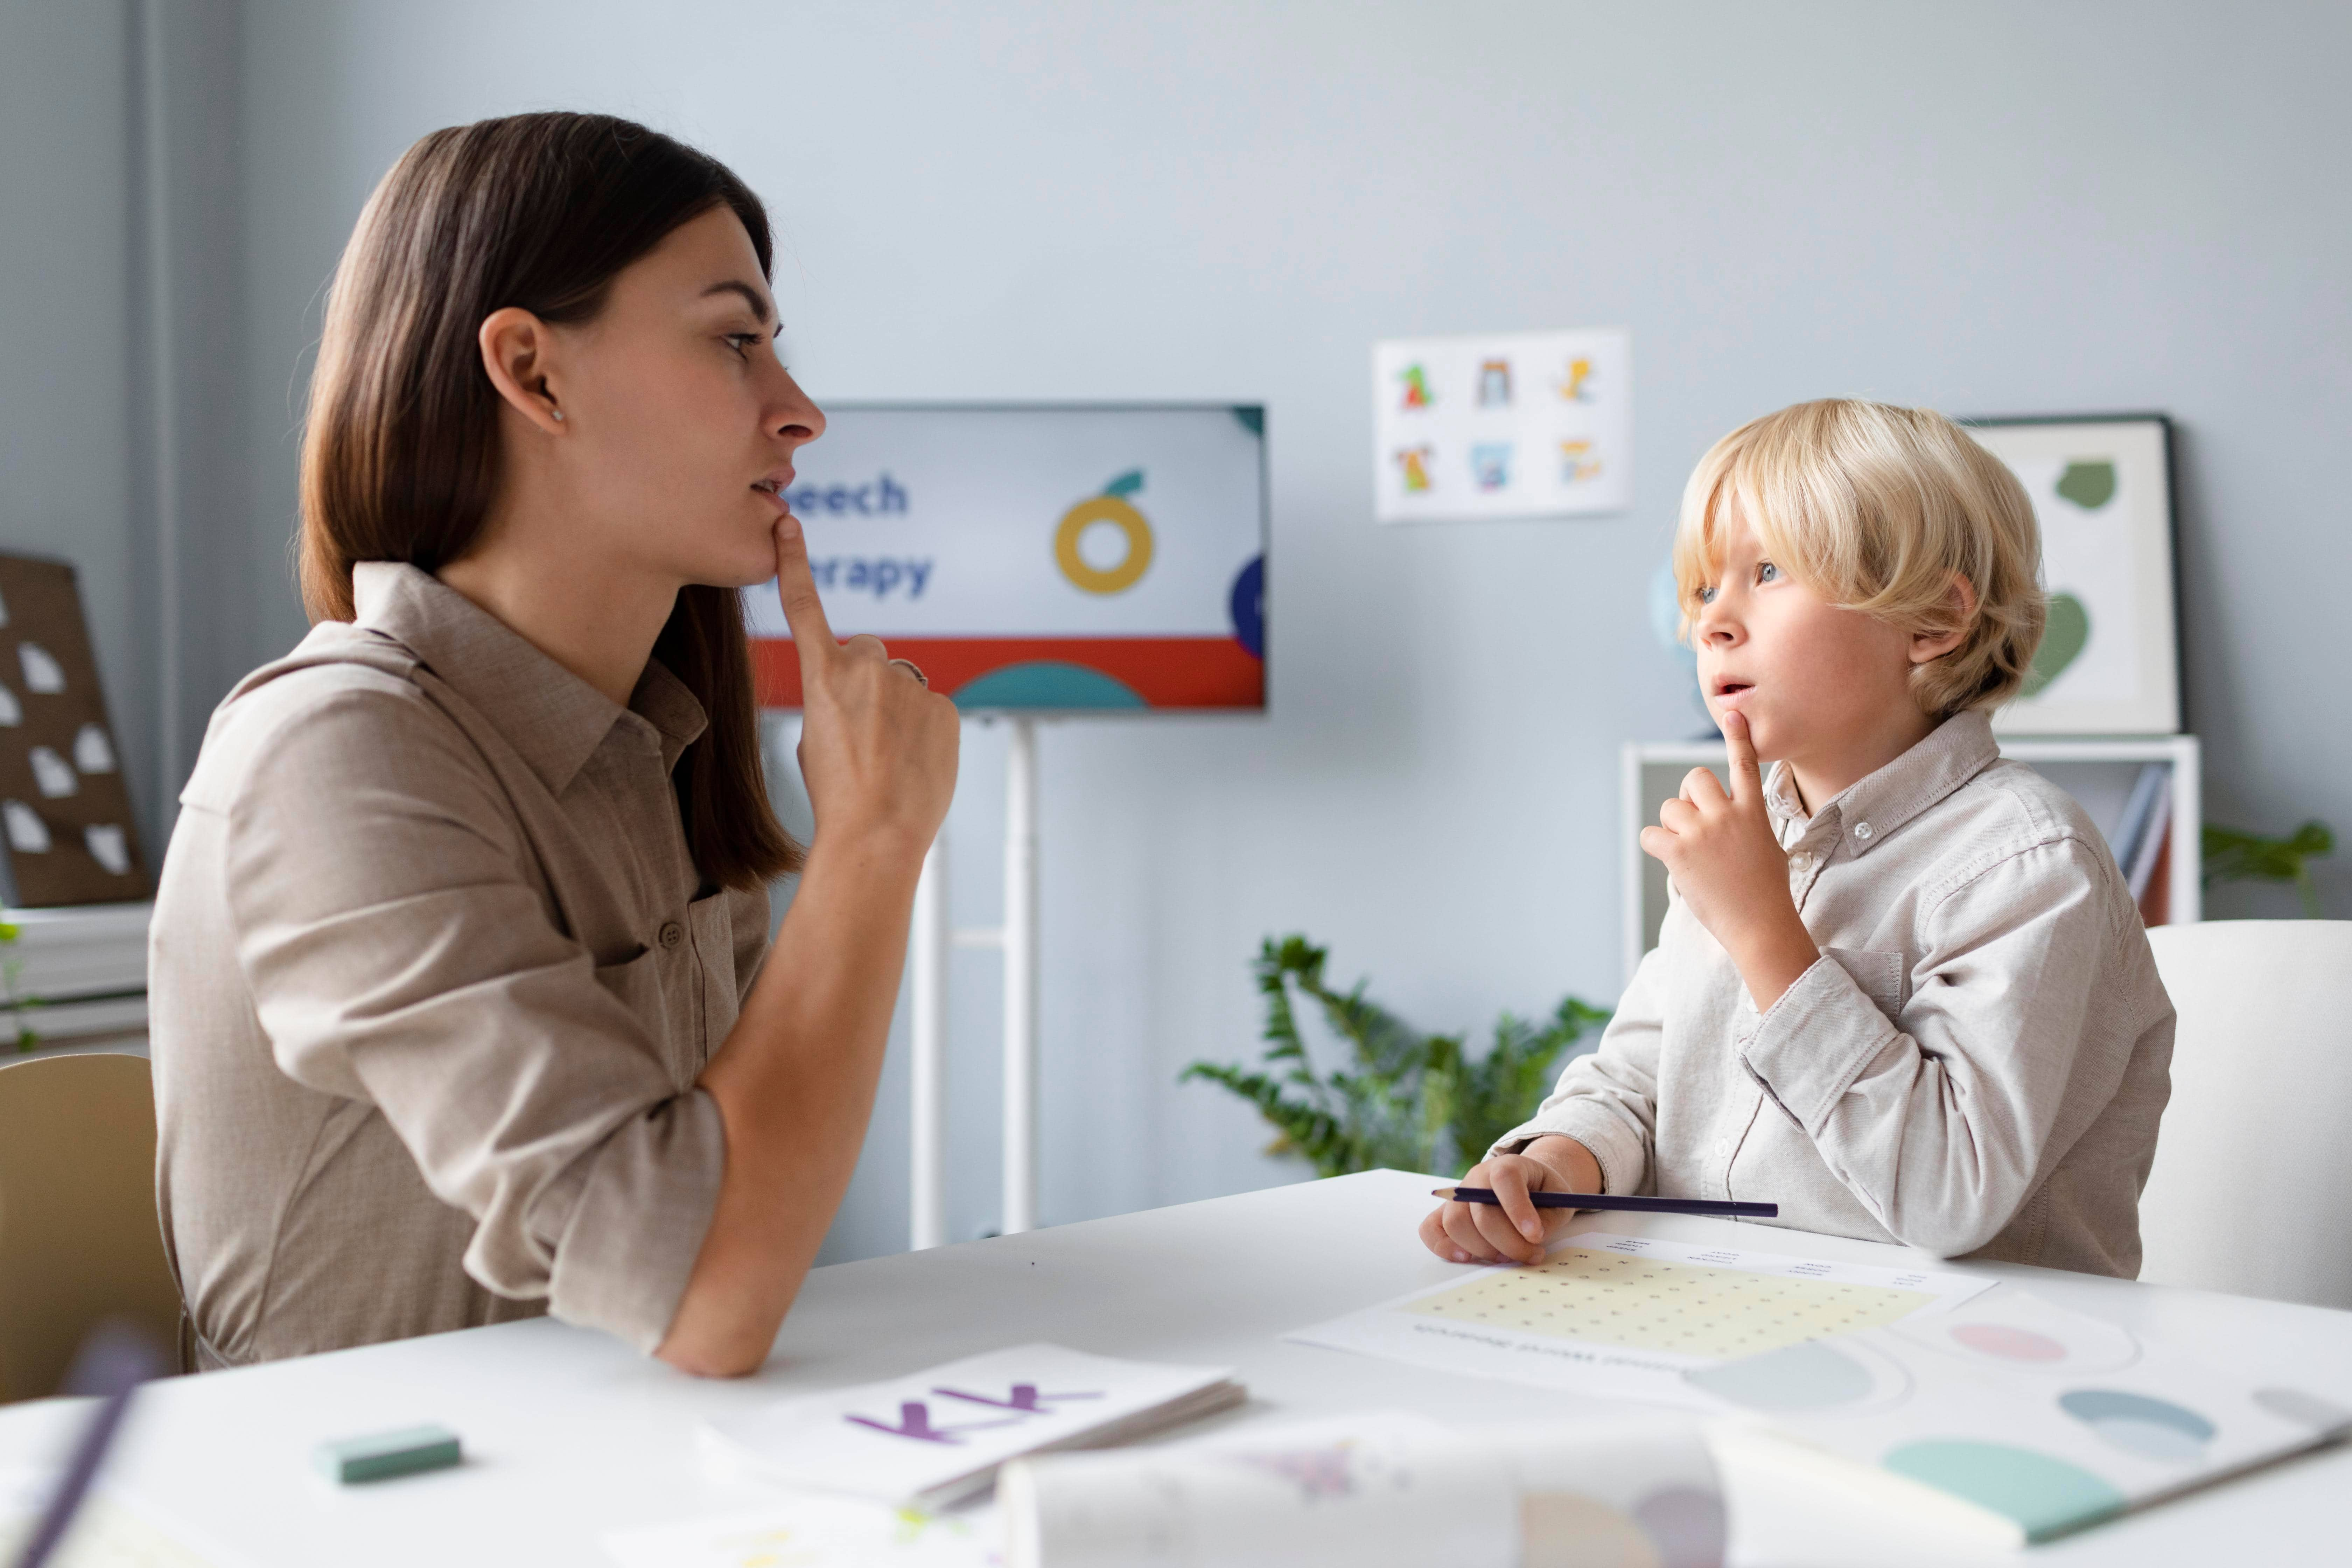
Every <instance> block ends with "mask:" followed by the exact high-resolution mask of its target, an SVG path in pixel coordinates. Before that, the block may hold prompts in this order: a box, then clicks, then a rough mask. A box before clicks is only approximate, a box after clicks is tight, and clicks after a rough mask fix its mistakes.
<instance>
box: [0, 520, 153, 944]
mask: <svg viewBox="0 0 2352 1568" xmlns="http://www.w3.org/2000/svg"><path fill="white" fill-rule="evenodd" d="M0 848H5V857H0V860H5V870H6V873H7V875H6V878H5V884H6V885H5V894H6V899H7V902H8V903H9V904H10V905H12V906H15V907H18V908H27V909H41V908H47V907H51V906H55V905H61V904H109V903H122V902H127V901H130V900H139V899H144V898H146V897H147V896H148V891H149V889H148V882H147V868H146V865H145V862H144V860H143V859H142V857H141V855H140V853H139V836H138V832H137V830H136V829H135V828H134V827H133V826H132V824H131V794H130V791H129V790H127V789H126V788H124V787H123V780H122V763H121V752H119V750H118V749H117V747H116V745H115V742H114V727H113V724H112V721H110V720H109V719H108V717H107V712H106V694H105V693H104V692H103V691H101V690H100V689H99V684H98V660H97V659H96V658H94V657H92V655H91V653H90V645H89V629H88V627H86V626H84V625H83V623H82V616H81V592H80V589H79V585H78V584H76V583H75V581H74V569H73V568H72V567H71V566H68V565H67V564H66V563H64V562H62V561H44V560H41V559H39V558H37V557H34V556H27V555H0Z"/></svg>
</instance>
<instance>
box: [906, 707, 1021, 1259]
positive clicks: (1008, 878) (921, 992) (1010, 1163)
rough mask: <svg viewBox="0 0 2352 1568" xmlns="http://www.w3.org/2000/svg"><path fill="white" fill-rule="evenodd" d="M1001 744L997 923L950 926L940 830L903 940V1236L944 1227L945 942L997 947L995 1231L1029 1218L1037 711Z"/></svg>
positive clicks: (1015, 721) (941, 1235)
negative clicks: (1000, 1076)
mask: <svg viewBox="0 0 2352 1568" xmlns="http://www.w3.org/2000/svg"><path fill="white" fill-rule="evenodd" d="M1005 724H1006V727H1007V729H1008V731H1010V732H1009V734H1008V735H1007V737H1006V746H1005V753H1004V923H1003V925H1000V926H984V927H980V928H977V929H966V930H962V931H958V930H956V929H954V926H953V923H952V921H951V920H950V916H949V913H948V896H947V831H946V829H945V828H941V829H940V837H938V838H937V839H936V840H934V841H933V842H932V845H931V848H930V852H929V854H928V855H926V856H925V857H924V858H923V876H922V880H921V881H920V882H919V884H918V885H917V887H916V889H915V919H914V930H913V931H912V933H911V936H910V939H909V942H908V947H909V952H908V962H909V968H910V969H911V971H912V980H913V991H912V994H911V995H910V996H909V998H908V1002H909V1005H910V1009H911V1016H909V1018H908V1046H909V1052H908V1054H909V1057H910V1058H911V1060H910V1063H909V1065H910V1067H911V1069H912V1070H911V1072H910V1074H909V1078H910V1079H911V1096H912V1105H911V1111H912V1115H911V1118H910V1121H911V1127H910V1137H909V1153H908V1178H909V1198H908V1245H909V1246H910V1247H912V1248H914V1249H915V1250H917V1251H920V1250H922V1249H923V1248H925V1247H940V1246H943V1245H945V1243H946V1241H947V1239H948V1235H947V960H948V951H949V949H950V947H992V948H997V949H999V950H1001V951H1002V952H1003V955H1004V1112H1003V1115H1004V1123H1003V1126H1004V1169H1003V1186H1004V1208H1003V1218H1002V1220H1001V1221H1000V1222H999V1230H1000V1233H1001V1234H1003V1235H1005V1236H1013V1235H1015V1234H1017V1233H1019V1232H1021V1231H1024V1230H1034V1229H1035V1228H1036V1226H1037V721H1036V720H1035V719H1034V718H1030V717H1028V716H1026V715H1022V714H1008V715H1006V716H1005Z"/></svg>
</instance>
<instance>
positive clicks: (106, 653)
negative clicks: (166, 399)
mask: <svg viewBox="0 0 2352 1568" xmlns="http://www.w3.org/2000/svg"><path fill="white" fill-rule="evenodd" d="M130 49H131V31H130V26H129V15H128V12H127V8H126V7H125V6H123V5H115V4H105V3H92V4H89V5H45V4H42V3H40V0H5V4H0V147H4V148H5V149H7V153H6V155H5V157H0V550H9V551H18V552H25V553H27V554H36V555H50V556H57V557H60V558H63V559H66V560H70V561H72V562H73V563H75V564H76V565H77V566H78V567H79V569H80V578H81V592H82V605H83V613H84V615H85V616H87V617H88V619H89V625H90V633H91V637H92V640H93V641H94V643H95V644H96V646H97V654H98V666H99V671H100V677H101V679H103V680H104V681H105V683H106V687H107V692H108V696H109V697H110V700H111V709H112V714H113V718H114V722H115V729H116V730H117V731H118V738H119V740H120V741H121V751H122V752H123V763H124V765H125V766H126V767H127V768H128V769H130V771H131V783H132V786H133V793H134V795H135V796H136V798H137V800H138V802H139V804H140V805H141V806H142V808H146V807H148V806H149V805H150V804H151V796H152V794H153V793H154V792H152V790H144V789H143V788H142V786H144V785H146V784H149V783H150V780H151V774H150V768H151V766H152V756H153V750H152V745H151V743H150V737H151V736H152V733H153V710H152V695H153V694H152V688H151V686H150V684H149V682H148V680H147V676H148V674H149V664H148V649H147V647H146V645H145V644H144V642H143V641H142V638H141V637H139V635H138V633H137V631H136V627H137V626H138V625H139V623H140V621H141V619H142V617H141V616H138V615H136V614H134V610H133V605H134V601H135V595H136V589H135V587H134V584H133V581H132V576H133V574H132V565H131V563H132V555H133V538H132V535H133V521H132V517H133V512H132V495H133V489H134V486H135V484H136V480H137V471H136V464H135V462H134V461H133V460H132V458H131V450H132V446H133V440H132V419H133V413H132V403H133V397H134V393H133V386H134V381H135V376H134V348H133V343H134V334H133V331H132V322H133V320H134V312H135V306H136V301H135V299H134V295H133V279H134V269H133V265H132V262H133V258H132V233H131V213H132V204H133V201H134V195H135V192H134V186H133V179H134V171H133V167H132V154H131V135H132V130H133V126H132V120H131V94H130V89H129V88H130V84H129V78H128V69H129V61H130V58H131V56H130ZM146 825H147V826H152V821H151V822H149V823H147V824H146ZM149 842H150V845H151V846H152V842H153V840H152V837H151V838H150V840H149Z"/></svg>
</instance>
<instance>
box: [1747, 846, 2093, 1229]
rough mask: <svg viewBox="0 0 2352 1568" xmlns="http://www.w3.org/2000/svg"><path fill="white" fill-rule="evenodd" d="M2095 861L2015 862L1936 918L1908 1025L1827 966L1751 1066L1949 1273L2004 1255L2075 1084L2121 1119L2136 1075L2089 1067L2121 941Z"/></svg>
mask: <svg viewBox="0 0 2352 1568" xmlns="http://www.w3.org/2000/svg"><path fill="white" fill-rule="evenodd" d="M2090 855H2091V851H2090V850H2089V849H2088V848H2086V847H2084V845H2083V844H2082V843H2080V842H2079V841H2077V840H2074V839H2072V838H2068V839H2063V840H2060V841H2057V842H2053V843H2046V844H2042V845H2038V846H2036V847H2032V848H2030V849H2028V850H2025V851H2024V852H2022V853H2020V854H2015V855H2011V856H2009V857H2006V858H2002V859H2000V860H1999V861H1997V862H1996V863H1994V864H1993V865H1991V866H1990V867H1989V868H1984V869H1982V870H1980V871H1979V872H1978V873H1977V874H1975V875H1974V876H1972V877H1970V878H1969V879H1968V880H1966V881H1965V882H1963V883H1962V884H1961V885H1960V886H1959V887H1958V888H1957V889H1954V890H1952V891H1951V892H1949V893H1948V894H1945V895H1943V896H1942V897H1941V898H1940V900H1938V901H1937V903H1936V905H1935V907H1934V908H1933V909H1932V910H1930V911H1929V913H1928V916H1927V921H1926V930H1927V932H1928V934H1929V936H1930V939H1931V942H1932V947H1931V950H1930V951H1929V952H1927V954H1926V955H1925V956H1924V958H1923V960H1922V961H1921V962H1920V963H1918V965H1917V966H1916V969H1915V971H1914V976H1915V983H1916V989H1915V991H1914V992H1913V994H1912V995H1911V997H1910V999H1909V1000H1908V1002H1906V1003H1904V1004H1903V1005H1902V1006H1901V1012H1900V1017H1901V1022H1900V1024H1898V1023H1897V1022H1896V1020H1895V1018H1894V1017H1890V1016H1888V1014H1887V1013H1886V1012H1885V1010H1884V1009H1883V1008H1882V1007H1881V1006H1880V1005H1879V1004H1878V1003H1877V1002H1875V1001H1874V1000H1873V999H1872V997H1871V996H1870V995H1869V994H1867V993H1866V992H1865V991H1864V988H1863V987H1862V985H1860V984H1857V983H1856V980H1855V978H1854V976H1853V973H1851V972H1850V970H1849V969H1848V968H1847V967H1846V966H1845V965H1844V964H1843V963H1839V962H1838V960H1837V959H1835V958H1834V957H1832V956H1829V955H1826V954H1825V955H1824V956H1823V957H1822V958H1821V959H1820V960H1819V961H1817V962H1816V963H1814V964H1813V965H1812V967H1811V968H1810V969H1808V970H1806V971H1805V973H1804V974H1803V975H1802V976H1801V977H1800V978H1799V979H1798V980H1797V982H1796V983H1795V984H1792V985H1791V986H1790V987H1789V989H1788V990H1787V991H1786V992H1785V993H1783V994H1782V995H1781V996H1780V1000H1779V1001H1777V1002H1776V1003H1774V1004H1773V1005H1772V1006H1771V1008H1770V1009H1769V1011H1767V1012H1766V1013H1765V1014H1764V1016H1763V1017H1762V1019H1761V1020H1760V1022H1759V1024H1758V1026H1757V1028H1756V1031H1755V1034H1754V1037H1752V1038H1751V1039H1749V1040H1748V1044H1747V1047H1746V1049H1745V1053H1744V1060H1745V1063H1746V1066H1747V1068H1748V1072H1749V1073H1750V1074H1751V1075H1752V1076H1753V1077H1754V1078H1755V1079H1756V1081H1757V1082H1758V1083H1759V1084H1760V1085H1762V1087H1763V1089H1764V1090H1765V1093H1766V1094H1767V1096H1768V1097H1769V1099H1770V1100H1772V1101H1774V1102H1775V1103H1776V1104H1778V1105H1779V1106H1780V1109H1781V1110H1784V1111H1786V1112H1787V1113H1788V1115H1789V1116H1790V1118H1791V1119H1792V1120H1793V1121H1795V1122H1796V1123H1797V1124H1798V1126H1799V1127H1801V1129H1802V1130H1803V1131H1804V1132H1805V1134H1806V1135H1807V1136H1808V1137H1809V1138H1811V1141H1812V1142H1813V1146H1814V1147H1815V1148H1816V1149H1817V1150H1819V1151H1820V1153H1821V1156H1822V1161H1823V1162H1824V1163H1826V1164H1827V1165H1828V1166H1829V1169H1830V1171H1831V1173H1832V1174H1833V1175H1835V1176H1836V1178H1837V1179H1838V1181H1839V1182H1840V1183H1841V1184H1843V1185H1844V1187H1845V1188H1846V1190H1847V1191H1849V1192H1850V1193H1852V1194H1853V1196H1854V1197H1855V1199H1856V1200H1858V1201H1859V1202H1860V1203H1861V1204H1862V1205H1864V1207H1865V1208H1866V1209H1868V1210H1869V1211H1870V1212H1871V1214H1872V1215H1873V1216H1874V1217H1875V1218H1876V1219H1877V1221H1878V1222H1879V1223H1880V1224H1881V1225H1883V1226H1885V1227H1886V1229H1887V1231H1888V1232H1889V1233H1890V1234H1892V1235H1893V1236H1895V1237H1896V1238H1897V1239H1899V1240H1902V1241H1905V1242H1907V1243H1909V1244H1910V1245H1912V1246H1915V1247H1924V1248H1926V1249H1927V1250H1929V1251H1932V1252H1936V1253H1938V1254H1940V1255H1943V1256H1945V1257H1956V1256H1958V1255H1959V1254H1961V1253H1966V1252H1970V1251H1974V1250H1975V1249H1976V1248H1978V1247H1982V1246H1983V1245H1984V1244H1985V1243H1987V1242H1989V1241H1990V1240H1991V1239H1992V1238H1993V1237H1994V1236H1996V1235H1998V1234H1999V1233H2000V1230H2001V1229H2002V1227H2003V1226H2007V1225H2008V1224H2009V1222H2010V1220H2011V1218H2012V1216H2014V1215H2016V1213H2017V1212H2018V1209H2019V1207H2020V1205H2022V1204H2023V1203H2024V1202H2025V1200H2026V1198H2027V1197H2028V1196H2029V1195H2031V1194H2032V1190H2033V1185H2034V1183H2035V1181H2036V1180H2037V1177H2038V1175H2039V1173H2040V1172H2041V1170H2042V1163H2043V1156H2044V1153H2045V1152H2046V1151H2047V1149H2048V1147H2049V1144H2050V1142H2051V1138H2052V1135H2053V1130H2054V1126H2055V1123H2056V1120H2057V1117H2058V1113H2059V1108H2060V1106H2061V1105H2062V1103H2063V1101H2064V1099H2065V1091H2066V1089H2067V1085H2068V1083H2069V1080H2070V1079H2073V1080H2075V1081H2076V1082H2077V1083H2078V1085H2081V1086H2082V1087H2084V1088H2087V1089H2088V1090H2089V1093H2090V1097H2091V1098H2092V1100H2094V1102H2095V1103H2104V1101H2105V1099H2106V1098H2107V1097H2108V1096H2110V1095H2111V1094H2112V1093H2113V1092H2114V1089H2115V1087H2116V1083H2115V1082H2114V1081H2108V1082H2105V1083H2099V1082H2090V1083H2087V1084H2085V1083H2084V1079H2111V1080H2118V1081H2119V1080H2120V1078H2121V1075H2122V1073H2123V1070H2124V1068H2125V1065H2126V1062H2125V1059H2124V1058H2122V1057H2120V1056H2118V1057H2116V1059H2114V1060H2085V1059H2084V1050H2083V1048H2082V1047H2083V1041H2084V1033H2085V1030H2084V1021H2085V1016H2086V1014H2087V1012H2088V1009H2089V1008H2090V1007H2092V1006H2093V1005H2095V1003H2096V998H2095V996H2094V994H2092V988H2091V986H2090V984H2088V979H2089V977H2090V976H2092V975H2095V974H2096V973H2099V971H2100V958H2101V954H2102V952H2104V950H2105V948H2106V946H2107V945H2108V943H2109V942H2111V940H2112V936H2113V933H2112V931H2110V929H2109V928H2110V926H2111V925H2112V923H2113V916H2112V913H2111V911H2110V910H2108V908H2106V907H2105V905H2104V904H2103V903H2102V901H2101V900H2099V899H2098V897H2097V896H2096V889H2097V886H2098V868H2097V867H2096V866H2095V865H2094V864H2092V863H2091V860H2090Z"/></svg>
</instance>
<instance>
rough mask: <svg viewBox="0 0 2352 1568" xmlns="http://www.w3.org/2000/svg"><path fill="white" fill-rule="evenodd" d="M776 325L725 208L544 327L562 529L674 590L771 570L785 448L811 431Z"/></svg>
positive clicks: (819, 430)
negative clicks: (558, 419) (577, 314)
mask: <svg viewBox="0 0 2352 1568" xmlns="http://www.w3.org/2000/svg"><path fill="white" fill-rule="evenodd" d="M775 332H776V309H775V301H774V300H773V299H772V297H771V296H770V294H769V292H768V285H767V282H766V280H765V279H763V278H762V277H761V273H760V260H759V257H758V255H757V254H756V253H755V252H754V251H753V250H752V248H751V236H750V235H748V234H746V233H745V232H744V229H743V225H742V223H741V221H740V219H738V218H737V217H736V216H735V215H734V214H733V213H732V212H730V211H729V210H728V209H727V208H725V207H718V208H714V209H713V210H711V211H709V212H707V213H704V214H703V215H702V216H699V217H697V218H694V219H692V220H691V221H689V222H688V223H685V224H682V225H680V226H678V227H677V229H675V230H673V231H671V233H670V235H669V236H668V237H667V238H666V239H664V240H663V241H662V242H661V244H660V245H658V246H656V247H655V248H654V249H653V250H652V251H651V252H649V253H648V254H646V256H644V257H643V258H639V259H638V260H637V261H636V262H635V263H634V264H633V265H631V266H630V267H628V268H626V269H625V270H624V271H623V272H621V273H620V274H619V276H617V277H616V278H614V280H613V284H612V288H611V289H610V291H609V292H608V294H607V295H606V298H605V301H604V309H603V310H600V311H599V312H598V313H597V314H596V316H595V317H594V319H593V320H592V321H585V322H583V323H580V324H578V325H576V326H568V327H555V328H552V329H551V337H552V338H553V340H554V342H552V343H551V348H552V350H553V352H552V353H551V355H550V356H549V360H548V362H547V368H548V371H549V374H548V381H547V392H548V395H550V397H551V399H552V400H553V403H554V405H555V406H556V407H557V408H558V409H560V410H562V415H563V426H562V428H563V430H564V434H565V437H566V438H565V439H562V440H560V441H558V442H556V443H554V446H555V448H556V451H554V452H551V454H550V456H551V457H552V458H554V462H553V464H552V465H551V466H552V468H554V470H555V472H554V474H553V475H552V476H551V477H552V478H554V479H555V480H556V485H557V491H558V494H557V498H556V499H557V500H558V503H559V504H560V505H561V506H562V508H563V509H564V510H565V512H566V514H567V516H566V529H565V532H566V533H567V534H572V535H573V536H574V537H576V538H577V539H578V540H579V542H580V543H581V544H582V545H583V546H587V547H589V548H593V549H594V550H595V551H596V552H597V553H599V554H600V555H604V557H605V559H607V560H610V561H612V562H613V563H614V564H615V565H618V566H620V567H621V568H623V569H624V570H633V571H644V572H649V573H654V574H658V575H660V576H662V577H665V578H671V579H675V580H676V581H677V582H679V583H681V584H685V583H705V584H714V585H717V586H721V587H740V586H744V585H747V584H754V583H763V582H765V581H767V580H768V579H769V578H771V577H772V576H774V575H775V573H776V547H775V542H774V531H775V525H776V519H777V518H779V517H780V516H782V514H783V511H784V502H783V494H784V492H786V491H788V490H789V489H791V488H792V483H793V454H794V453H795V452H797V451H798V450H799V449H800V447H803V445H805V444H806V443H808V442H810V441H814V440H815V439H816V438H817V437H819V436H821V435H823V434H824V415H823V414H822V413H820V412H818V410H817V406H816V405H815V404H814V403H812V402H810V401H809V399H808V395H807V394H805V393H803V391H802V390H801V389H800V386H799V384H797V383H795V382H794V381H793V378H792V376H791V374H789V373H787V372H786V371H785V369H784V367H783V363H782V361H780V360H779V359H778V358H777V357H776V350H775ZM575 531H576V533H575Z"/></svg>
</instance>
